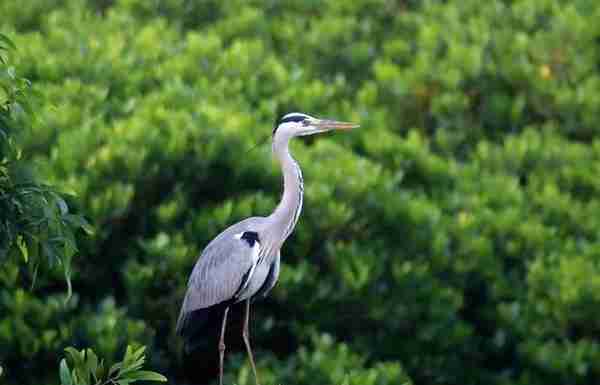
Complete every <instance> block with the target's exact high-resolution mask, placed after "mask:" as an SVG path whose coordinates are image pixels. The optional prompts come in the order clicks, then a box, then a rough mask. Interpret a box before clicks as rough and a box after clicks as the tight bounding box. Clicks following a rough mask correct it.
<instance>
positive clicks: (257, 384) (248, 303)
mask: <svg viewBox="0 0 600 385" xmlns="http://www.w3.org/2000/svg"><path fill="white" fill-rule="evenodd" d="M249 318H250V298H248V299H247V300H246V317H245V318H244V330H243V332H242V336H243V337H244V343H245V344H246V351H247V352H248V357H250V365H252V371H253V372H254V380H255V381H256V385H259V383H258V375H257V374H256V365H255V364H254V356H253V355H252V349H251V348H250V338H249V337H248V320H249Z"/></svg>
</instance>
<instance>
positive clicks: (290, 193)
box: [269, 136, 304, 247]
mask: <svg viewBox="0 0 600 385" xmlns="http://www.w3.org/2000/svg"><path fill="white" fill-rule="evenodd" d="M288 144H289V139H288V138H285V137H282V138H278V137H277V136H276V137H275V140H274V141H273V153H274V155H275V157H276V158H277V159H278V160H279V163H280V165H281V171H282V173H283V196H282V198H281V201H280V202H279V204H278V205H277V208H276V209H275V211H274V212H273V214H271V215H270V217H269V219H270V221H269V222H270V224H271V226H270V229H269V230H270V233H271V234H273V235H274V236H275V237H277V238H278V241H279V242H277V241H276V242H277V243H280V244H279V247H281V244H283V242H284V241H285V239H286V238H287V237H288V236H289V235H290V234H291V232H292V231H293V230H294V227H295V226H296V223H297V222H298V217H299V216H300V211H301V210H302V196H303V194H304V182H303V180H302V171H300V166H298V163H297V162H296V161H295V160H294V158H292V155H291V154H290V150H289V146H288Z"/></svg>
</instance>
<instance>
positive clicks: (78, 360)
mask: <svg viewBox="0 0 600 385" xmlns="http://www.w3.org/2000/svg"><path fill="white" fill-rule="evenodd" d="M145 349H146V348H145V347H143V346H142V347H141V348H137V349H133V348H132V347H131V346H128V347H127V350H126V351H125V356H124V357H123V360H122V361H120V362H117V363H116V364H114V365H112V366H110V367H108V366H106V365H105V364H104V361H103V360H100V361H98V357H97V356H96V354H95V353H94V351H93V350H91V349H84V350H81V351H77V350H76V349H73V348H67V349H66V352H67V354H68V355H69V358H70V360H71V362H72V367H73V368H72V369H71V368H70V367H69V364H67V361H66V360H65V359H64V358H63V359H62V361H60V383H61V385H105V384H119V385H126V384H132V383H134V382H137V381H158V382H165V381H167V379H166V378H165V377H164V376H162V375H160V374H158V373H155V372H151V371H148V370H141V367H142V365H144V361H145V360H146V356H145V355H144V350H145Z"/></svg>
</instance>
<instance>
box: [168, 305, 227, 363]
mask: <svg viewBox="0 0 600 385" xmlns="http://www.w3.org/2000/svg"><path fill="white" fill-rule="evenodd" d="M229 305H230V303H229V302H222V303H219V304H217V305H213V306H210V307H207V308H203V309H196V310H192V311H189V312H185V311H184V310H183V309H182V310H181V313H180V314H179V319H178V321H177V329H176V330H177V334H178V335H179V336H181V337H182V338H183V342H184V344H183V346H184V351H185V353H186V354H189V353H191V352H193V351H195V350H197V349H199V348H206V347H208V346H207V345H208V344H209V343H212V342H214V337H213V336H214V335H215V334H217V335H218V333H219V331H220V328H221V324H222V322H223V315H224V313H225V309H226V308H227V307H228V306H229Z"/></svg>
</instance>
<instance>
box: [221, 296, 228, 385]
mask: <svg viewBox="0 0 600 385" xmlns="http://www.w3.org/2000/svg"><path fill="white" fill-rule="evenodd" d="M228 312H229V307H226V308H225V312H224V313H223V324H222V325H221V338H220V339H219V385H223V358H224V357H225V324H226V323H227V313H228Z"/></svg>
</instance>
